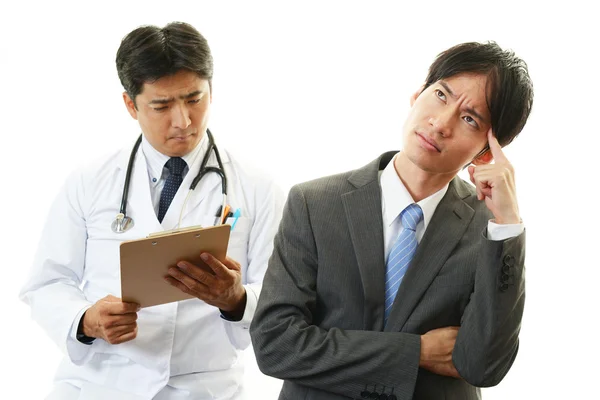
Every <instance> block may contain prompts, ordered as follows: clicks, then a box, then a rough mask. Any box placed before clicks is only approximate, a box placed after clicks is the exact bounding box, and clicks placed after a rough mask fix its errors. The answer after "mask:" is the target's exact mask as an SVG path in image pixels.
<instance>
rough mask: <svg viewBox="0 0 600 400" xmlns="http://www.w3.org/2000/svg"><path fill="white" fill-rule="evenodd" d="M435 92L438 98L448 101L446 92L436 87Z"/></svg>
mask: <svg viewBox="0 0 600 400" xmlns="http://www.w3.org/2000/svg"><path fill="white" fill-rule="evenodd" d="M434 92H435V95H436V97H437V98H439V99H440V100H442V101H446V94H445V93H444V92H442V91H441V90H440V89H435V91H434Z"/></svg>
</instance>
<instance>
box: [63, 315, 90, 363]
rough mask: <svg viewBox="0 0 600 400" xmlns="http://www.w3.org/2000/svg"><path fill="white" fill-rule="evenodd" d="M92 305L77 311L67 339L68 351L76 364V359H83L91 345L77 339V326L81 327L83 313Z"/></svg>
mask: <svg viewBox="0 0 600 400" xmlns="http://www.w3.org/2000/svg"><path fill="white" fill-rule="evenodd" d="M90 307H91V306H88V307H84V308H83V309H81V311H79V313H77V316H76V317H75V319H74V320H73V324H72V325H71V330H70V331H69V337H68V339H67V351H68V353H69V356H70V358H71V361H73V362H75V363H76V364H77V362H76V361H80V360H83V359H84V358H85V357H86V356H87V355H88V353H89V350H90V347H91V346H90V344H91V343H90V344H85V343H82V342H80V341H79V340H77V328H78V327H79V321H80V320H81V317H82V316H83V313H85V312H86V311H87V310H88V309H89V308H90Z"/></svg>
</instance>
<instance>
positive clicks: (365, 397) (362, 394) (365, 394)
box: [360, 390, 371, 399]
mask: <svg viewBox="0 0 600 400" xmlns="http://www.w3.org/2000/svg"><path fill="white" fill-rule="evenodd" d="M370 395H371V392H369V391H368V390H363V391H362V392H360V397H362V398H363V399H367V398H369V396H370Z"/></svg>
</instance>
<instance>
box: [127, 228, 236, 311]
mask: <svg viewBox="0 0 600 400" xmlns="http://www.w3.org/2000/svg"><path fill="white" fill-rule="evenodd" d="M230 232H231V227H230V226H229V225H219V226H211V227H208V228H202V227H199V226H195V227H190V228H184V229H177V230H172V231H165V232H158V233H155V234H151V235H149V236H148V237H147V238H144V239H138V240H129V241H125V242H122V243H121V245H120V257H121V298H122V299H123V301H125V302H134V303H138V304H139V305H140V306H141V307H142V308H144V307H150V306H156V305H160V304H166V303H171V302H173V301H180V300H187V299H192V298H195V297H193V296H191V295H189V294H187V293H183V292H182V291H181V290H179V289H177V288H176V287H173V286H171V285H169V284H168V283H167V282H165V280H164V277H165V276H166V275H168V272H167V271H168V269H169V267H172V266H175V265H176V264H177V262H179V261H182V260H185V261H189V262H191V263H193V264H195V265H197V266H199V267H200V268H202V269H204V270H206V271H208V272H210V273H213V272H212V269H210V267H209V266H208V265H207V264H206V263H205V262H204V261H202V259H201V258H200V254H202V253H203V252H207V253H210V254H212V255H213V256H215V257H216V258H217V259H218V260H220V261H224V260H225V257H226V256H227V246H228V244H229V234H230Z"/></svg>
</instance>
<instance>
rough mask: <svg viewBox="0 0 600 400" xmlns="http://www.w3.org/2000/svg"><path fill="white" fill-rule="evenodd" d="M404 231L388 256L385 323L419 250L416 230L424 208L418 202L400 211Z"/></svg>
mask: <svg viewBox="0 0 600 400" xmlns="http://www.w3.org/2000/svg"><path fill="white" fill-rule="evenodd" d="M400 218H401V220H402V227H403V229H402V231H401V232H400V234H399V235H398V238H397V239H396V242H395V243H394V246H393V247H392V251H391V252H390V255H389V256H388V260H387V264H386V272H385V312H384V323H385V324H387V319H388V317H389V315H390V311H391V310H392V305H393V304H394V299H395V298H396V293H397V292H398V288H399V287H400V283H401V282H402V278H404V274H406V270H407V269H408V265H409V264H410V261H411V260H412V258H413V256H414V255H415V251H416V250H417V235H416V233H415V230H416V229H417V225H418V224H419V221H421V219H422V218H423V210H421V207H419V206H418V205H417V204H414V203H413V204H411V205H409V206H408V207H406V208H405V209H404V210H402V212H401V213H400Z"/></svg>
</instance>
